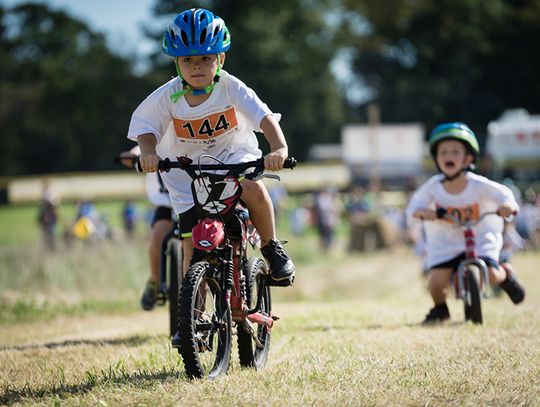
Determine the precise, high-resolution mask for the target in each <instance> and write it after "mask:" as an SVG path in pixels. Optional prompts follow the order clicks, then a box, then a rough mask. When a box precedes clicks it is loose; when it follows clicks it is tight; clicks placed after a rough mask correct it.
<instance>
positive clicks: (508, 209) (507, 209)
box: [497, 204, 517, 218]
mask: <svg viewBox="0 0 540 407" xmlns="http://www.w3.org/2000/svg"><path fill="white" fill-rule="evenodd" d="M497 212H498V213H499V215H500V216H502V217H503V218H508V217H509V216H511V215H514V214H515V213H516V212H517V208H515V207H514V206H513V205H511V204H502V205H501V206H499V209H498V210H497Z"/></svg>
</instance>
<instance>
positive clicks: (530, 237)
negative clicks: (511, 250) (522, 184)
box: [516, 188, 540, 249]
mask: <svg viewBox="0 0 540 407" xmlns="http://www.w3.org/2000/svg"><path fill="white" fill-rule="evenodd" d="M516 230H517V232H518V233H519V235H520V236H521V237H522V238H523V239H524V240H525V242H526V247H528V248H532V249H538V248H539V247H540V242H539V239H538V233H539V231H540V197H538V196H537V194H536V192H535V191H534V189H532V188H529V189H527V191H526V192H525V199H524V201H523V202H522V204H521V210H520V211H519V213H518V214H517V216H516Z"/></svg>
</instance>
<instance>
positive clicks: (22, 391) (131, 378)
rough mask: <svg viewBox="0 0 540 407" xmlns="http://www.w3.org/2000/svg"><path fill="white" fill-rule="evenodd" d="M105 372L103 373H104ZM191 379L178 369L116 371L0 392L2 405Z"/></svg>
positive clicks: (146, 386)
mask: <svg viewBox="0 0 540 407" xmlns="http://www.w3.org/2000/svg"><path fill="white" fill-rule="evenodd" d="M102 374H103V373H102ZM173 378H174V379H182V380H190V379H189V378H188V377H187V376H186V375H185V373H183V372H180V371H177V370H176V369H168V368H164V369H161V370H158V371H156V372H134V373H130V374H128V373H125V372H121V373H116V374H113V375H112V376H111V375H110V374H109V373H106V374H103V377H101V378H98V377H96V376H94V375H92V374H89V373H87V379H86V380H85V381H84V382H82V383H79V384H61V385H57V386H56V385H55V386H48V387H47V388H32V387H30V386H29V385H28V384H26V385H25V386H24V387H22V388H18V389H11V388H9V387H8V388H7V389H6V390H5V391H4V393H3V394H0V405H8V404H14V403H17V402H23V403H33V402H37V401H39V400H42V399H45V398H47V397H53V396H55V397H56V398H57V399H60V398H64V397H66V396H70V395H77V394H79V395H80V394H84V393H88V392H90V391H91V390H92V389H93V388H95V387H97V386H100V385H111V384H113V385H130V386H134V387H136V388H150V387H151V386H153V385H154V384H155V383H162V382H163V381H165V380H167V379H173Z"/></svg>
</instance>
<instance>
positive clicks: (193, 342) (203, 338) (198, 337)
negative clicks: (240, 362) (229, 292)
mask: <svg viewBox="0 0 540 407" xmlns="http://www.w3.org/2000/svg"><path fill="white" fill-rule="evenodd" d="M178 324H179V325H178V334H179V338H180V346H179V350H178V352H179V353H180V354H181V355H182V359H183V360H184V366H185V369H186V373H187V375H188V376H189V377H194V378H202V377H209V378H211V379H214V378H217V377H220V376H223V375H225V374H226V373H227V370H228V368H229V362H230V358H231V342H232V318H231V310H230V307H229V306H228V304H227V303H226V301H225V295H224V292H223V289H222V286H221V281H220V280H218V279H217V278H216V277H215V269H214V267H213V266H211V265H210V264H209V263H207V262H205V261H201V262H198V263H195V264H194V265H192V266H191V267H190V268H189V270H188V272H187V274H186V276H185V278H184V280H183V282H182V288H181V289H180V297H179V301H178Z"/></svg>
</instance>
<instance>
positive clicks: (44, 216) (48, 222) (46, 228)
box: [38, 180, 58, 251]
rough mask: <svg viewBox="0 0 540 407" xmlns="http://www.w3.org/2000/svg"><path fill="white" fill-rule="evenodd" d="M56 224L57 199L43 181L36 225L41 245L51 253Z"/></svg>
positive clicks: (46, 182) (47, 182)
mask: <svg viewBox="0 0 540 407" xmlns="http://www.w3.org/2000/svg"><path fill="white" fill-rule="evenodd" d="M57 222H58V199H57V198H56V197H55V196H54V194H53V192H52V189H51V186H50V183H49V181H47V180H45V181H44V182H43V191H42V194H41V202H40V205H39V213H38V223H39V226H40V228H41V232H42V237H43V244H44V246H45V247H46V248H47V249H48V250H51V251H54V250H55V249H56V224H57Z"/></svg>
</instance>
